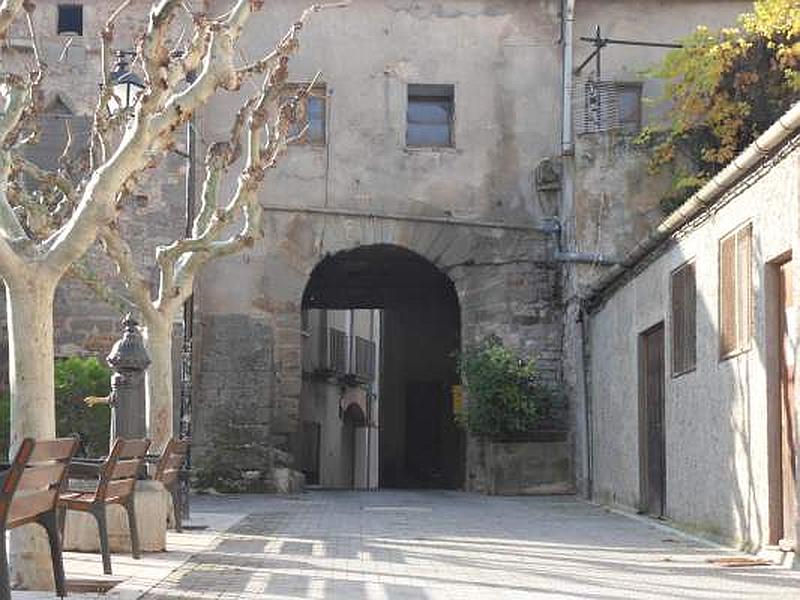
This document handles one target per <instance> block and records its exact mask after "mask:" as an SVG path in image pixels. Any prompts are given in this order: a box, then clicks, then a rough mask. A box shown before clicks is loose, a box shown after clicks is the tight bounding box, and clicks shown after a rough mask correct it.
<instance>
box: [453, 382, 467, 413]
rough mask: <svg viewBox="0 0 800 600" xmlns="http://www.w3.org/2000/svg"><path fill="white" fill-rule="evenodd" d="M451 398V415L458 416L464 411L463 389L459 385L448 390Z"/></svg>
mask: <svg viewBox="0 0 800 600" xmlns="http://www.w3.org/2000/svg"><path fill="white" fill-rule="evenodd" d="M450 392H451V394H452V396H453V414H454V415H459V414H461V411H462V410H464V388H462V387H461V386H460V385H454V386H452V388H450Z"/></svg>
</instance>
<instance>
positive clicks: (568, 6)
mask: <svg viewBox="0 0 800 600" xmlns="http://www.w3.org/2000/svg"><path fill="white" fill-rule="evenodd" d="M561 11H562V14H561V19H562V30H561V31H562V33H561V37H562V39H563V43H564V56H563V60H562V64H563V67H562V69H563V70H562V78H561V85H562V88H561V101H562V104H561V154H562V156H572V155H573V154H574V153H575V147H574V145H573V143H572V29H573V25H574V23H575V0H562V2H561Z"/></svg>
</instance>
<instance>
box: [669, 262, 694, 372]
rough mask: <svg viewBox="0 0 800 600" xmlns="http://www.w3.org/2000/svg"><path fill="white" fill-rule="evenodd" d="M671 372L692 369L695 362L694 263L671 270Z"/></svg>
mask: <svg viewBox="0 0 800 600" xmlns="http://www.w3.org/2000/svg"><path fill="white" fill-rule="evenodd" d="M670 287H671V296H672V374H673V376H677V375H681V374H683V373H688V372H689V371H693V370H694V368H695V364H696V362H697V349H696V348H697V344H696V339H697V336H696V314H697V287H696V280H695V265H694V262H688V263H686V264H684V265H682V266H680V267H678V268H677V269H676V270H675V271H673V273H672V285H671V286H670Z"/></svg>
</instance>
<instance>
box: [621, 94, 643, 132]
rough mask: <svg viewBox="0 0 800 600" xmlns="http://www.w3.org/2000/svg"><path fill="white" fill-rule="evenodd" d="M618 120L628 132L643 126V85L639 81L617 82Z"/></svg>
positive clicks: (636, 130)
mask: <svg viewBox="0 0 800 600" xmlns="http://www.w3.org/2000/svg"><path fill="white" fill-rule="evenodd" d="M617 122H618V123H619V128H620V129H622V130H624V131H627V132H628V133H638V132H639V130H640V129H641V128H642V86H641V84H639V83H618V84H617Z"/></svg>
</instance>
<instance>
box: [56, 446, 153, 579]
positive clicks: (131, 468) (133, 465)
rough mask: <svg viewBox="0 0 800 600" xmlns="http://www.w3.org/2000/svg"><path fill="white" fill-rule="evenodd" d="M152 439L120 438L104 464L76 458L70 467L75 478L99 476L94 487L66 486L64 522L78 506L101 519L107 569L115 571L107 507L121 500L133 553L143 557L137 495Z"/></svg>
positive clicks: (97, 519)
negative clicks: (75, 487)
mask: <svg viewBox="0 0 800 600" xmlns="http://www.w3.org/2000/svg"><path fill="white" fill-rule="evenodd" d="M149 447H150V440H146V439H144V440H126V439H122V438H117V440H116V441H115V442H114V447H113V448H112V449H111V453H110V454H109V455H108V458H106V459H105V461H104V462H103V463H102V464H99V465H97V464H92V463H81V461H75V462H74V464H73V466H72V467H71V468H70V473H69V477H70V478H71V479H87V478H92V479H94V478H96V487H95V489H94V490H92V491H86V490H80V489H69V488H68V489H66V490H65V491H64V492H63V493H62V494H61V499H60V501H59V508H60V511H61V526H62V527H63V526H64V522H65V521H66V511H68V510H77V511H81V512H86V513H89V514H91V515H92V516H93V517H94V518H95V521H97V529H98V533H99V535H100V552H101V553H102V555H103V572H104V573H105V574H106V575H111V553H110V551H109V547H108V524H107V519H106V507H107V506H109V505H111V504H118V505H120V506H122V507H123V508H125V511H126V512H127V513H128V528H129V529H130V533H131V553H132V554H133V557H134V558H139V557H140V552H139V531H138V529H137V527H136V513H135V512H134V506H133V497H134V489H135V486H136V479H137V477H138V475H139V473H140V471H141V469H142V461H143V460H144V456H145V454H147V449H148V448H149Z"/></svg>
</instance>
